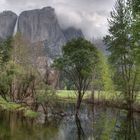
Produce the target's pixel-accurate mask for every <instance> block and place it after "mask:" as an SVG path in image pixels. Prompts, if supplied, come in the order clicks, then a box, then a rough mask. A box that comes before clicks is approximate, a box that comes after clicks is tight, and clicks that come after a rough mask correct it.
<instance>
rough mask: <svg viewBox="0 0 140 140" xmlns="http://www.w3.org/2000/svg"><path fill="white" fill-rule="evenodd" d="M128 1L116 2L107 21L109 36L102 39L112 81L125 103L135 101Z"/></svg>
mask: <svg viewBox="0 0 140 140" xmlns="http://www.w3.org/2000/svg"><path fill="white" fill-rule="evenodd" d="M131 7H132V4H130V3H129V1H127V2H126V1H125V0H117V2H116V5H115V8H114V10H113V11H112V12H111V18H110V19H109V21H108V22H109V35H107V36H106V37H105V38H104V41H105V43H106V44H107V46H108V50H109V51H110V58H109V59H110V62H111V63H112V65H113V66H114V69H115V73H114V80H115V83H116V85H117V90H120V91H121V92H122V93H123V97H124V98H125V100H126V101H127V103H130V102H131V103H132V102H134V100H135V99H136V94H135V93H136V92H135V91H136V83H137V82H136V81H137V80H138V79H137V71H138V68H137V64H136V61H135V60H136V57H135V56H136V53H135V45H134V44H133V43H134V42H133V40H134V34H133V32H132V31H131V30H132V24H133V19H134V18H133V12H132V8H131Z"/></svg>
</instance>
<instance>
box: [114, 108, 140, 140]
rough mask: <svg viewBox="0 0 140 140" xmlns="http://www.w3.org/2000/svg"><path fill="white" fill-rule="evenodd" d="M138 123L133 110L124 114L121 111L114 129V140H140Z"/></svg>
mask: <svg viewBox="0 0 140 140" xmlns="http://www.w3.org/2000/svg"><path fill="white" fill-rule="evenodd" d="M138 123H139V122H138ZM138 123H137V120H136V119H135V118H134V112H133V110H129V111H126V112H125V113H124V114H123V113H122V112H121V111H120V112H119V114H118V117H117V119H116V124H115V128H114V140H139V138H140V137H139V133H140V132H138V126H137V125H138Z"/></svg>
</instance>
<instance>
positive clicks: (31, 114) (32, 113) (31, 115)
mask: <svg viewBox="0 0 140 140" xmlns="http://www.w3.org/2000/svg"><path fill="white" fill-rule="evenodd" d="M38 115H39V113H38V112H35V111H32V110H30V109H27V110H25V112H24V116H25V117H29V118H36V117H38Z"/></svg>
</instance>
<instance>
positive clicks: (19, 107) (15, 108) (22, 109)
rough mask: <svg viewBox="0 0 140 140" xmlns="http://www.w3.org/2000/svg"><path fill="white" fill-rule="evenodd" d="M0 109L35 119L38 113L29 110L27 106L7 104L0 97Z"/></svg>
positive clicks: (13, 103)
mask: <svg viewBox="0 0 140 140" xmlns="http://www.w3.org/2000/svg"><path fill="white" fill-rule="evenodd" d="M0 108H2V109H3V110H8V111H12V112H13V111H14V112H22V113H23V116H25V117H30V118H35V117H37V116H38V113H37V112H34V111H33V110H31V109H30V108H29V107H28V106H25V105H23V104H19V103H15V102H7V101H6V100H4V99H3V98H2V97H0Z"/></svg>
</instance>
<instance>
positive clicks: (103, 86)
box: [91, 51, 115, 99]
mask: <svg viewBox="0 0 140 140" xmlns="http://www.w3.org/2000/svg"><path fill="white" fill-rule="evenodd" d="M98 57H99V62H98V64H97V65H96V68H95V71H94V78H93V81H92V85H91V86H93V89H94V90H96V91H98V99H99V95H100V93H102V97H104V98H107V97H110V98H112V99H113V97H114V95H115V94H114V93H115V92H114V85H113V80H112V71H113V70H112V68H111V66H110V64H109V63H108V60H107V58H108V57H107V56H106V55H104V54H103V52H101V51H99V53H98ZM100 91H102V92H100ZM92 98H93V99H94V97H93V95H92Z"/></svg>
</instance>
